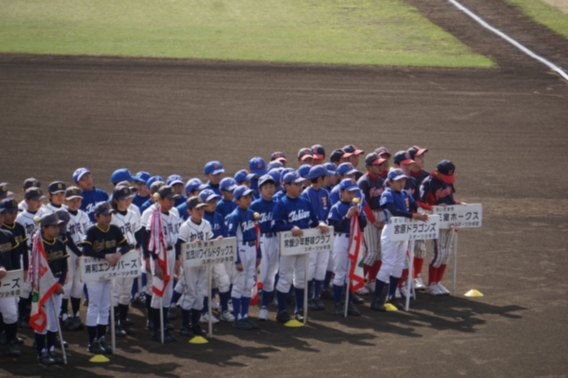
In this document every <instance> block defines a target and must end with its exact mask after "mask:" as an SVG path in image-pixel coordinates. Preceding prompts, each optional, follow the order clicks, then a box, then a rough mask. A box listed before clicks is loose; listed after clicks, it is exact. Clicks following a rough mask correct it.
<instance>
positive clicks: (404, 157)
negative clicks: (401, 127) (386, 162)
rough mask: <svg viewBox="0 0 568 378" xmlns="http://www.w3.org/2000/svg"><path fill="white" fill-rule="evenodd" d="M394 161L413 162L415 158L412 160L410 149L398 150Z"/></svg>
mask: <svg viewBox="0 0 568 378" xmlns="http://www.w3.org/2000/svg"><path fill="white" fill-rule="evenodd" d="M393 162H394V163H395V164H398V165H400V164H412V163H414V160H412V158H411V157H410V154H409V153H408V151H398V152H397V153H396V154H394V158H393Z"/></svg>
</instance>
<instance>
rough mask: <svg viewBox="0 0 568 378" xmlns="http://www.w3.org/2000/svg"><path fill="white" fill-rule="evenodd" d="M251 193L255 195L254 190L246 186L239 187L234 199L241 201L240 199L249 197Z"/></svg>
mask: <svg viewBox="0 0 568 378" xmlns="http://www.w3.org/2000/svg"><path fill="white" fill-rule="evenodd" d="M251 193H254V190H252V189H251V188H249V187H248V186H246V185H239V186H237V189H235V191H234V199H239V198H241V197H244V196H247V195H249V194H251Z"/></svg>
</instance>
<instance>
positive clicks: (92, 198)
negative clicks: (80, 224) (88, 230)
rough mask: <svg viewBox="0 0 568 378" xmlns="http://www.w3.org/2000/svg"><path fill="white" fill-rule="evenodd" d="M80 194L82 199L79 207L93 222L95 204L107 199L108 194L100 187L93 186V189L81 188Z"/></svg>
mask: <svg viewBox="0 0 568 378" xmlns="http://www.w3.org/2000/svg"><path fill="white" fill-rule="evenodd" d="M82 196H83V200H82V201H81V207H79V209H81V210H83V211H84V212H85V213H87V215H88V216H89V219H90V220H91V222H93V223H95V222H96V220H95V213H94V211H95V205H96V204H97V203H99V202H102V201H108V194H107V193H106V192H105V191H104V190H102V189H99V188H93V190H83V193H82Z"/></svg>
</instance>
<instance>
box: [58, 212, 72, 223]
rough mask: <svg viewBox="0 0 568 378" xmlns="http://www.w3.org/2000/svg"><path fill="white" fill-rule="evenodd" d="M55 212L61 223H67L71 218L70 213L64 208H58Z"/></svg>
mask: <svg viewBox="0 0 568 378" xmlns="http://www.w3.org/2000/svg"><path fill="white" fill-rule="evenodd" d="M55 214H57V216H58V217H59V219H60V220H61V221H62V222H63V223H69V221H70V220H71V215H70V214H69V213H68V212H67V210H65V209H59V210H57V211H56V212H55Z"/></svg>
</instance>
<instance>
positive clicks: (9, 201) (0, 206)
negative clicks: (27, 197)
mask: <svg viewBox="0 0 568 378" xmlns="http://www.w3.org/2000/svg"><path fill="white" fill-rule="evenodd" d="M17 211H18V202H17V201H16V200H15V199H13V198H5V199H3V200H2V201H0V213H15V212H17Z"/></svg>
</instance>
